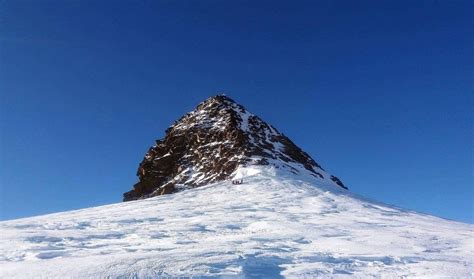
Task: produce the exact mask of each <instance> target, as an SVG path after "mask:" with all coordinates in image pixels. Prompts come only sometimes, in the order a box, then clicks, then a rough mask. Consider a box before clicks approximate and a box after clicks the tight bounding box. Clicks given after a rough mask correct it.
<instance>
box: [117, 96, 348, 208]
mask: <svg viewBox="0 0 474 279" xmlns="http://www.w3.org/2000/svg"><path fill="white" fill-rule="evenodd" d="M248 165H270V166H272V167H275V168H278V169H282V170H287V171H289V172H291V173H293V174H300V173H301V172H305V173H307V174H309V175H311V176H313V177H315V178H317V179H322V180H328V181H331V182H333V183H334V184H335V185H337V186H339V187H342V188H345V189H347V188H346V187H345V186H344V185H343V184H342V182H341V181H340V180H339V179H338V178H337V177H335V176H332V175H329V174H327V173H326V172H325V171H324V170H323V168H322V167H321V166H320V165H319V164H317V163H316V162H315V161H314V160H313V159H312V158H311V157H310V156H309V155H308V154H307V153H306V152H304V151H303V150H301V149H300V148H299V147H298V146H296V145H295V144H294V143H293V142H292V141H291V140H290V139H289V138H287V137H286V136H285V135H283V134H282V133H280V132H279V131H278V130H277V129H276V128H275V127H273V126H271V125H269V124H267V123H266V122H264V121H263V120H261V119H260V118H259V117H258V116H256V115H254V114H252V113H250V112H248V111H247V110H246V109H245V108H244V107H243V106H242V105H240V104H238V103H236V102H235V101H234V100H232V99H231V98H229V97H227V96H225V95H216V96H213V97H210V98H208V99H207V100H205V101H204V102H202V103H200V104H199V105H198V106H197V107H196V109H194V110H193V111H191V112H188V113H187V114H185V115H184V116H182V117H181V118H180V119H179V120H177V121H176V122H175V123H173V125H172V126H171V127H169V128H168V129H167V130H166V135H165V137H164V138H163V139H160V140H156V144H155V145H153V146H152V147H150V149H149V150H148V152H147V153H146V154H145V157H144V159H143V161H142V162H141V163H140V165H139V167H138V171H137V176H138V177H139V182H138V183H136V184H135V185H134V186H133V190H131V191H129V192H127V193H125V194H124V201H129V200H136V199H142V198H147V197H153V196H158V195H164V194H170V193H174V192H177V191H180V190H182V189H186V188H194V187H198V186H201V185H205V184H208V183H213V182H217V181H222V180H227V179H232V177H233V176H234V175H235V173H236V171H237V169H238V167H241V166H248Z"/></svg>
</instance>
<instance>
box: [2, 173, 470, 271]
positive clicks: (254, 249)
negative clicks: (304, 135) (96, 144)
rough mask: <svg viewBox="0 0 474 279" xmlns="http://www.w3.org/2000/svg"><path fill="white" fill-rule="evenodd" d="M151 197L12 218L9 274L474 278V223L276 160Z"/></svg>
mask: <svg viewBox="0 0 474 279" xmlns="http://www.w3.org/2000/svg"><path fill="white" fill-rule="evenodd" d="M235 175H236V176H237V177H242V178H243V179H244V183H243V184H241V185H233V184H232V183H231V182H230V181H223V182H218V183H214V184H209V185H207V186H203V187H199V188H196V189H191V190H186V191H181V192H178V193H175V194H172V195H163V196H158V197H153V198H149V199H145V200H138V201H131V202H126V203H118V204H112V205H107V206H101V207H95V208H88V209H83V210H76V211H70V212H63V213H57V214H50V215H44V216H39V217H33V218H25V219H19V220H14V221H6V222H0V233H1V238H0V241H1V242H0V277H1V278H117V277H119V278H160V277H166V276H177V277H178V276H195V277H197V278H209V277H224V278H282V277H289V278H295V277H297V278H346V277H350V278H371V277H375V278H380V277H383V278H414V277H424V278H471V274H472V272H473V271H474V264H473V257H474V253H473V230H474V226H473V225H469V224H463V223H458V222H453V221H448V220H444V219H440V218H437V217H433V216H429V215H424V214H419V213H415V212H412V211H408V210H403V209H399V208H394V207H391V206H387V205H383V204H380V203H376V202H372V201H368V200H365V199H362V198H360V197H357V196H354V195H353V194H350V193H349V192H348V191H346V190H343V189H341V188H339V187H334V185H333V184H332V183H330V181H322V180H320V179H318V178H315V177H313V176H310V175H294V174H292V173H290V172H285V171H282V170H279V169H276V168H273V167H271V166H251V167H247V168H243V167H242V168H239V169H238V170H237V171H236V173H235Z"/></svg>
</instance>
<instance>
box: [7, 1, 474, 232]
mask: <svg viewBox="0 0 474 279" xmlns="http://www.w3.org/2000/svg"><path fill="white" fill-rule="evenodd" d="M471 8H472V6H471V3H470V1H283V2H278V1H72V0H71V1H2V2H1V3H0V11H1V12H0V17H1V19H2V20H1V24H0V44H1V48H0V59H1V60H0V94H1V100H0V101H1V109H0V125H1V162H0V164H1V165H0V179H1V181H0V182H1V196H0V198H1V200H0V203H1V205H0V219H2V220H5V219H13V218H19V217H25V216H32V215H39V214H44V213H50V212H56V211H64V210H70V209H78V208H83V207H90V206H96V205H103V204H108V203H113V202H119V201H120V200H121V198H122V193H123V192H125V191H128V190H129V189H131V187H132V185H133V184H134V183H135V182H136V180H137V178H136V177H135V173H136V168H137V166H138V163H139V162H140V161H141V159H142V158H143V155H144V153H145V152H146V150H147V149H148V147H149V146H150V145H152V144H153V143H154V140H155V139H157V138H161V137H162V136H163V135H164V130H165V129H166V128H167V127H168V126H169V125H170V124H171V123H172V122H173V121H174V120H175V119H177V118H178V117H180V116H181V115H182V114H184V113H186V112H187V111H189V110H191V109H193V108H194V107H195V106H196V105H197V104H198V103H199V102H200V101H202V100H204V99H206V98H207V97H209V96H211V95H215V94H216V93H218V92H226V93H227V94H228V95H229V96H231V97H232V98H234V99H235V100H236V101H237V102H239V103H241V104H243V105H244V106H245V107H246V108H247V109H248V110H250V111H251V112H254V113H256V114H257V115H259V116H261V117H262V118H263V119H264V120H266V121H268V122H269V123H271V124H273V125H274V126H276V127H278V129H279V130H281V131H282V132H284V133H285V134H286V135H288V136H289V137H290V138H291V139H293V141H294V142H295V143H297V144H298V145H299V146H300V147H302V148H303V149H304V150H306V151H307V152H308V153H309V154H310V155H312V157H313V158H314V159H315V160H316V161H317V162H318V163H320V164H321V165H322V166H323V167H324V168H325V169H327V170H328V171H329V172H331V173H333V174H335V175H337V176H338V177H340V178H341V179H342V180H343V181H344V183H345V184H346V185H347V186H349V187H350V189H351V190H352V191H354V192H356V193H359V194H361V195H364V196H367V197H370V198H373V199H376V200H379V201H382V202H385V203H389V204H395V205H398V206H401V207H405V208H409V209H413V210H417V211H421V212H425V213H430V214H434V215H437V216H441V217H445V218H449V219H454V220H460V221H464V222H471V223H472V222H473V221H474V216H473V206H472V200H473V181H472V171H473V162H472V157H473V148H472V140H473V139H472V120H473V119H472V107H473V106H472V98H471V94H472V78H471V73H472V70H473V68H472V50H471V49H472V41H471V39H472V37H471V35H470V34H471V32H472V25H471V24H472V14H471Z"/></svg>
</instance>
